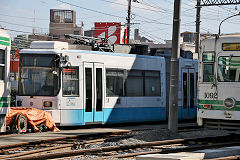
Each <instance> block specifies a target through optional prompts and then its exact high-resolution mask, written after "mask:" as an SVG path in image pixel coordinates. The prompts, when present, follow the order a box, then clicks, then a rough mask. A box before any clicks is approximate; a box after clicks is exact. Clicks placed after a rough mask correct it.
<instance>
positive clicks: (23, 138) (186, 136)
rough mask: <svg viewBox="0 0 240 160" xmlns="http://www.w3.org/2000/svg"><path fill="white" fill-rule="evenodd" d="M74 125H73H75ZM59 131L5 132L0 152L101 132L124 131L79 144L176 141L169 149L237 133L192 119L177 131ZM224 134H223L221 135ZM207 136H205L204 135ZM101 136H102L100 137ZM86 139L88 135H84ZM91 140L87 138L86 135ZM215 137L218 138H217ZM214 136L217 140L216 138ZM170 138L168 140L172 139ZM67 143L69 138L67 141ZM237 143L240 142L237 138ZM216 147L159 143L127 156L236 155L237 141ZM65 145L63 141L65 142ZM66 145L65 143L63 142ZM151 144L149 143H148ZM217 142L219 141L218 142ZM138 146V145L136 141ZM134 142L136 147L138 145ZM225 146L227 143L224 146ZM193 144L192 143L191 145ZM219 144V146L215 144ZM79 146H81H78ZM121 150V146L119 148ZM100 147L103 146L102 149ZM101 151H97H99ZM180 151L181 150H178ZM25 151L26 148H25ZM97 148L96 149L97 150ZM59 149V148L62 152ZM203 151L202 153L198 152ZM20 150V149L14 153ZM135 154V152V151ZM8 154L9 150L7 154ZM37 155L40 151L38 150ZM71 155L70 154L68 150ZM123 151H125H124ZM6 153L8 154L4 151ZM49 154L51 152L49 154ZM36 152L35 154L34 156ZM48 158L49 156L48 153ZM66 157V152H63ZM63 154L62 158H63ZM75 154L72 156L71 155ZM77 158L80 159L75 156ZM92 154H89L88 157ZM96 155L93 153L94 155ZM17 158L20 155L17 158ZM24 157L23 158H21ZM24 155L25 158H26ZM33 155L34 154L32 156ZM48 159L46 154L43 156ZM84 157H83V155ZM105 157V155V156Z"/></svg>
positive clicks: (239, 151)
mask: <svg viewBox="0 0 240 160" xmlns="http://www.w3.org/2000/svg"><path fill="white" fill-rule="evenodd" d="M75 128H76V127H75ZM60 130H61V131H60V132H41V133H39V132H38V133H25V134H7V135H0V149H1V151H2V152H3V150H5V149H9V148H12V147H19V148H21V147H22V146H24V145H31V146H34V145H40V144H41V143H48V142H50V143H53V142H54V141H55V142H54V143H58V142H60V141H61V140H66V139H69V140H70V139H71V140H72V139H80V138H81V139H87V138H89V137H94V136H95V137H96V136H99V138H98V140H94V139H93V138H92V141H96V142H97V141H99V139H100V141H101V139H103V138H102V137H101V135H111V137H117V135H118V134H120V135H121V134H124V136H125V138H122V139H121V140H118V141H116V140H115V141H111V142H105V143H104V144H97V143H96V144H95V143H94V144H91V145H89V146H88V147H87V148H83V149H84V150H86V151H89V150H90V149H92V148H95V147H97V148H108V147H113V146H116V145H118V146H131V147H133V146H134V145H136V144H142V146H144V145H149V143H150V144H151V143H166V144H168V143H169V142H171V141H172V142H174V143H176V144H174V145H172V146H170V150H171V149H177V148H178V147H177V146H178V145H179V144H180V143H181V142H183V141H189V140H190V141H189V142H187V143H189V144H196V145H201V144H206V145H207V146H211V145H212V144H213V143H214V141H216V140H213V142H212V140H211V139H212V138H215V137H220V139H227V138H229V137H232V138H233V137H235V139H234V141H236V142H237V141H238V140H237V137H238V136H239V132H236V131H223V130H207V129H204V128H197V127H196V124H195V123H181V124H179V132H178V133H173V132H170V131H169V130H167V124H164V123H162V124H145V125H127V126H126V125H115V126H87V127H86V126H84V127H77V129H73V127H71V128H69V127H60ZM114 134H115V136H113V135H114ZM225 136H226V137H227V138H225ZM206 137H208V138H206ZM104 139H105V138H104ZM195 139H198V141H197V142H194V140H195ZM88 140H89V139H88ZM90 140H91V138H90ZM218 140H219V139H218ZM218 140H217V141H218ZM172 142H171V143H172ZM68 143H69V142H68ZM239 143H240V142H239ZM221 144H222V145H221V146H220V149H209V148H208V147H206V148H205V147H199V146H198V147H199V149H197V150H198V151H196V150H194V151H193V150H192V149H190V148H189V149H188V150H186V149H185V150H184V148H182V149H180V150H179V151H177V152H179V153H176V151H170V152H169V153H171V152H175V153H174V154H172V153H171V154H169V155H166V154H164V155H162V153H168V152H166V151H164V149H165V148H164V149H161V150H160V151H156V149H159V146H155V147H153V148H152V150H151V149H150V150H147V151H148V152H149V154H146V155H145V154H144V155H143V154H142V155H141V154H140V156H134V157H133V158H130V159H139V160H145V159H161V158H163V157H165V158H166V156H168V158H169V159H171V160H173V159H182V160H183V159H187V158H188V159H189V158H190V159H193V157H194V159H202V158H203V157H204V158H206V157H207V158H216V157H226V156H233V155H234V156H236V155H240V147H238V146H237V143H236V144H235V145H234V144H233V145H232V146H231V147H230V148H229V144H226V143H225V142H224V143H221ZM65 145H66V144H65ZM67 145H69V144H67ZM151 145H153V144H151ZM218 145H219V144H218ZM140 146H141V145H140ZM140 146H138V147H137V148H138V150H139V148H141V147H140ZM226 146H228V147H226ZM165 147H167V148H168V150H169V145H166V146H165ZM195 147H196V146H195ZM217 148H219V147H217ZM81 149H82V148H81ZM81 149H79V148H78V149H77V151H75V152H80V151H81ZM121 150H123V149H121ZM102 151H103V150H102ZM102 151H101V152H102ZM183 151H184V153H182V152H183ZM25 152H26V151H25ZM99 152H100V151H99ZM152 152H155V153H158V154H150V153H152ZM62 153H63V152H62ZM202 153H204V154H202ZM18 154H22V153H18ZM135 154H136V153H135ZM10 155H11V154H10ZM39 155H41V154H39ZM48 155H51V154H49V153H48ZM70 155H71V154H70ZM126 155H127V154H126ZM4 156H5V155H2V154H0V159H4ZM8 156H9V155H8ZM52 156H53V155H52ZM37 157H38V156H36V159H37ZM201 157H202V158H201ZM49 158H52V157H49ZM65 158H66V156H65ZM65 158H63V159H65ZM75 158H76V157H75ZM77 158H78V159H82V158H79V157H77ZM92 158H93V157H92ZM92 158H91V156H89V157H88V158H86V159H92ZM95 158H96V157H95ZM18 159H21V158H18ZM22 159H24V158H22ZM26 159H27V158H26ZM33 159H34V158H33ZM47 159H48V158H47ZM83 159H84V158H83ZM106 159H108V158H106Z"/></svg>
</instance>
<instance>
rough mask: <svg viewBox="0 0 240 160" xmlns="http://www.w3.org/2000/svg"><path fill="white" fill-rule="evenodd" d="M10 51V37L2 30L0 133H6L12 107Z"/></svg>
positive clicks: (0, 32)
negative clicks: (7, 117)
mask: <svg viewBox="0 0 240 160" xmlns="http://www.w3.org/2000/svg"><path fill="white" fill-rule="evenodd" d="M10 51H11V39H10V36H9V35H8V33H7V32H6V30H4V29H0V132H5V131H6V114H7V113H8V111H9V107H10V90H11V87H10V82H9V76H10Z"/></svg>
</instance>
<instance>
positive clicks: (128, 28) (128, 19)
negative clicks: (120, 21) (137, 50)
mask: <svg viewBox="0 0 240 160" xmlns="http://www.w3.org/2000/svg"><path fill="white" fill-rule="evenodd" d="M131 2H132V0H128V17H127V44H129V39H130V19H131Z"/></svg>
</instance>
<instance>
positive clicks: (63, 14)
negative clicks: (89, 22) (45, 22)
mask: <svg viewBox="0 0 240 160" xmlns="http://www.w3.org/2000/svg"><path fill="white" fill-rule="evenodd" d="M64 34H74V35H83V24H82V26H80V27H78V26H77V24H76V12H75V11H73V10H61V9H51V10H50V24H49V35H50V36H52V37H53V39H65V37H64Z"/></svg>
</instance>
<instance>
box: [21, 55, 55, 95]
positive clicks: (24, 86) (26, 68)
mask: <svg viewBox="0 0 240 160" xmlns="http://www.w3.org/2000/svg"><path fill="white" fill-rule="evenodd" d="M55 59H56V55H25V54H23V55H21V57H20V69H19V71H20V72H19V73H20V74H19V87H18V92H19V95H21V96H56V95H57V94H58V92H59V86H60V85H59V77H60V76H59V67H58V62H56V60H55Z"/></svg>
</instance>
